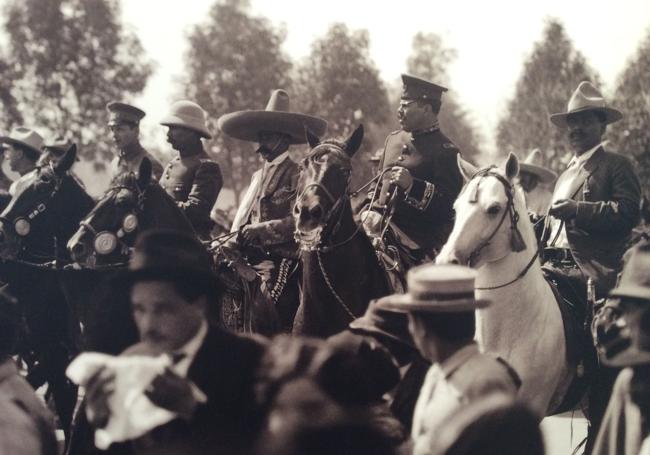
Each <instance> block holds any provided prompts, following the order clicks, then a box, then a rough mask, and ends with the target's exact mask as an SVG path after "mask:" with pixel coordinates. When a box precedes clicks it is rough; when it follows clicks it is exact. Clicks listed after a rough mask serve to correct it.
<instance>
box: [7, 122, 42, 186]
mask: <svg viewBox="0 0 650 455" xmlns="http://www.w3.org/2000/svg"><path fill="white" fill-rule="evenodd" d="M0 143H2V144H5V146H4V149H5V152H4V153H5V158H6V160H7V161H8V163H9V168H10V169H11V170H12V171H13V172H17V173H18V174H19V175H20V176H21V177H22V176H23V175H25V174H28V173H29V172H31V171H33V170H34V169H35V168H36V162H37V161H38V159H39V157H40V156H41V153H43V150H42V148H43V138H42V137H41V135H40V134H38V133H37V132H36V131H35V130H32V129H29V128H25V127H22V126H19V127H16V128H14V129H13V130H11V133H10V134H9V135H8V136H2V137H0ZM16 182H18V180H16V181H15V182H13V183H12V184H11V186H10V187H9V194H12V195H13V194H14V192H15V189H16V184H17V183H16Z"/></svg>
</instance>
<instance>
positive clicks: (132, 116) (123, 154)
mask: <svg viewBox="0 0 650 455" xmlns="http://www.w3.org/2000/svg"><path fill="white" fill-rule="evenodd" d="M106 110H107V111H108V113H109V120H108V127H109V128H110V130H111V134H112V136H113V142H114V144H115V146H116V147H117V149H118V154H117V155H116V156H115V158H113V160H112V161H111V164H110V166H109V172H110V174H111V180H112V179H114V178H115V177H116V176H118V175H121V174H123V173H125V172H137V171H138V168H139V167H140V162H141V161H142V158H144V157H147V158H149V161H151V169H152V172H153V176H154V177H155V178H160V175H161V174H162V165H161V164H160V162H159V161H158V160H157V159H156V158H154V157H153V156H152V155H151V154H150V153H149V152H147V151H146V150H145V149H144V147H142V145H140V120H142V118H143V117H144V116H145V115H146V114H145V112H144V111H143V110H142V109H139V108H137V107H135V106H132V105H130V104H127V103H121V102H117V101H112V102H110V103H108V104H107V105H106Z"/></svg>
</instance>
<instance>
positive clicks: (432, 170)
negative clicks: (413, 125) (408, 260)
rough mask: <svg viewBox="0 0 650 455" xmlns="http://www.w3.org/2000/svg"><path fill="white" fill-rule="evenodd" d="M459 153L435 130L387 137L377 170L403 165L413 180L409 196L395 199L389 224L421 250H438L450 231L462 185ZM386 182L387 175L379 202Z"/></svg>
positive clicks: (380, 189)
mask: <svg viewBox="0 0 650 455" xmlns="http://www.w3.org/2000/svg"><path fill="white" fill-rule="evenodd" d="M458 153H459V150H458V148H457V147H456V146H455V145H454V144H453V143H452V142H451V141H450V140H449V139H448V138H447V137H446V136H445V135H444V134H443V133H442V132H441V131H440V130H439V129H438V128H434V129H432V130H429V131H426V132H423V133H421V134H412V133H408V132H406V131H403V130H399V131H395V132H393V133H391V134H390V135H389V136H388V138H386V144H385V146H384V152H383V155H382V157H381V160H380V163H379V164H380V165H379V168H380V169H381V170H385V169H389V168H391V167H393V166H402V167H405V168H406V169H408V170H409V172H410V173H411V175H412V176H413V178H414V181H413V186H412V187H411V190H410V191H409V193H408V194H406V195H404V197H401V198H400V199H398V200H397V203H396V204H397V205H396V208H395V212H394V215H393V219H392V221H393V222H394V223H395V225H396V226H397V227H398V228H399V229H401V230H402V231H403V232H404V233H405V234H406V235H407V236H409V237H410V238H411V239H412V240H413V241H414V242H415V243H416V244H418V245H419V246H420V248H422V249H424V250H431V249H436V250H439V249H440V248H441V247H442V245H444V244H445V242H446V241H447V237H448V236H449V233H450V232H451V229H452V228H453V222H454V221H453V220H454V210H453V204H454V201H455V200H456V197H458V193H460V189H461V188H462V186H463V178H462V176H461V174H460V171H459V169H458V164H457V160H456V157H457V155H458ZM389 180H390V173H386V175H385V176H384V178H383V179H382V181H381V182H380V187H379V188H377V190H376V191H378V193H377V194H378V197H379V199H380V203H381V202H384V201H382V198H385V195H386V191H382V188H381V187H382V186H385V185H388V181H389Z"/></svg>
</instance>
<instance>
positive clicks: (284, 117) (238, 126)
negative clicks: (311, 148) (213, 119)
mask: <svg viewBox="0 0 650 455" xmlns="http://www.w3.org/2000/svg"><path fill="white" fill-rule="evenodd" d="M217 126H218V127H219V129H220V130H221V131H223V132H224V133H225V134H227V135H228V136H231V137H234V138H236V139H241V140H242V141H249V142H258V141H259V133H260V132H263V131H264V132H269V133H283V134H287V135H289V136H290V137H291V143H292V144H304V143H305V142H307V138H306V137H305V128H308V129H309V130H310V131H311V132H312V133H314V134H315V135H316V136H319V137H320V136H322V135H323V134H325V131H326V130H327V122H326V121H325V120H324V119H322V118H319V117H313V116H311V115H307V114H300V113H297V112H290V110H289V95H288V94H287V92H285V91H284V90H274V91H273V93H271V97H270V98H269V102H268V103H267V105H266V109H264V110H263V111H259V110H257V111H254V110H253V111H252V110H247V111H237V112H232V113H230V114H225V115H222V116H221V117H219V120H218V121H217Z"/></svg>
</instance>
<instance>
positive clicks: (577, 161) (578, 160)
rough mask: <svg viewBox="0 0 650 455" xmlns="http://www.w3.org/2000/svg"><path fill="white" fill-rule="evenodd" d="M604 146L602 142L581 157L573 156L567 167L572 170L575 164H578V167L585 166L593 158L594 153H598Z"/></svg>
mask: <svg viewBox="0 0 650 455" xmlns="http://www.w3.org/2000/svg"><path fill="white" fill-rule="evenodd" d="M602 145H603V143H602V142H601V143H599V144H598V145H596V146H595V147H593V148H591V149H589V150H587V151H586V152H585V153H583V154H582V155H580V156H577V155H573V158H571V161H569V165H568V166H567V168H570V167H571V166H573V165H574V164H578V165H580V166H582V165H583V164H585V163H586V162H587V161H588V160H589V158H591V157H592V156H593V154H594V153H596V150H598V149H599V148H600V147H602Z"/></svg>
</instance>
